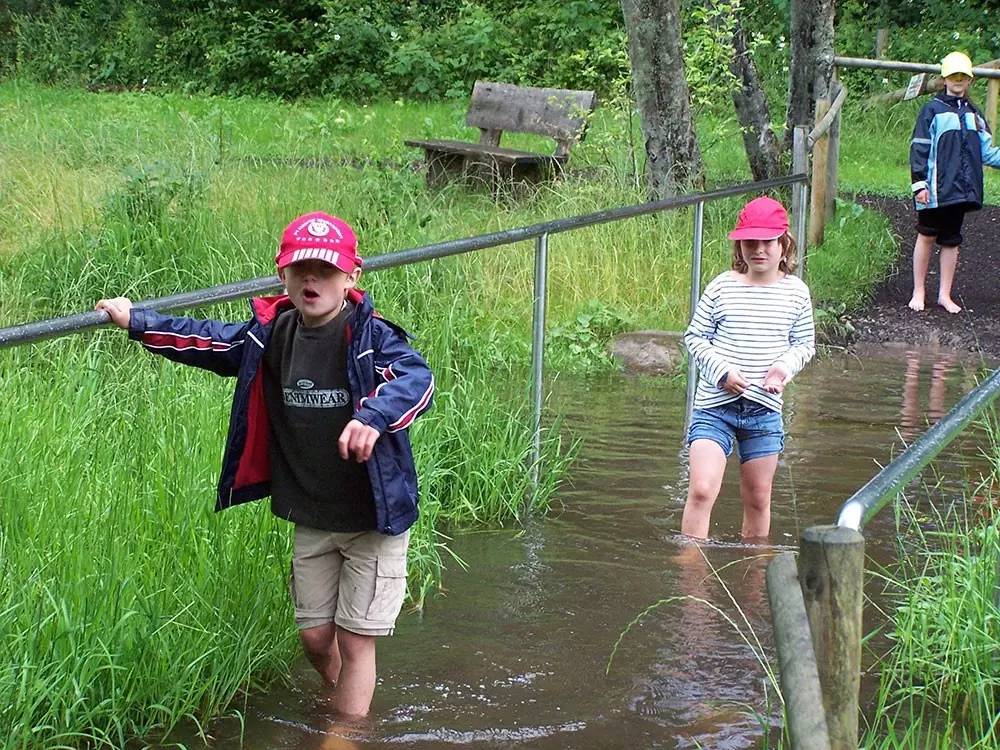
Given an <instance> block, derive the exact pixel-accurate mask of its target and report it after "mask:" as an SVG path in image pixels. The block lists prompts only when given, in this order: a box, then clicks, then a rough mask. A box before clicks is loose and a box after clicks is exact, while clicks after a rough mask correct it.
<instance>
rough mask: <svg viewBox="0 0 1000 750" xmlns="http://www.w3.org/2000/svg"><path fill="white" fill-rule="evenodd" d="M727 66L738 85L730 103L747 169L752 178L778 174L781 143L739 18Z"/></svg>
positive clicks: (763, 178) (765, 178) (761, 178)
mask: <svg viewBox="0 0 1000 750" xmlns="http://www.w3.org/2000/svg"><path fill="white" fill-rule="evenodd" d="M729 69H730V70H731V71H732V73H733V75H734V76H735V77H736V80H737V81H738V82H739V85H740V87H739V88H738V89H736V90H735V91H733V105H734V106H735V107H736V117H737V119H738V120H739V122H740V125H741V127H742V130H743V148H744V149H745V150H746V152H747V161H748V162H750V172H751V173H752V174H753V178H754V179H755V180H768V179H771V178H772V177H778V176H780V175H781V173H782V170H781V145H780V144H779V143H778V139H777V137H776V136H775V135H774V131H773V130H772V129H771V113H770V111H769V110H768V107H767V96H766V95H765V94H764V89H763V87H762V86H761V84H760V76H759V75H758V74H757V66H756V65H754V62H753V58H752V57H750V50H749V48H748V47H747V40H746V35H745V34H744V33H743V27H742V26H740V24H739V22H738V21H737V23H736V28H735V30H734V31H733V57H732V60H731V61H730V63H729Z"/></svg>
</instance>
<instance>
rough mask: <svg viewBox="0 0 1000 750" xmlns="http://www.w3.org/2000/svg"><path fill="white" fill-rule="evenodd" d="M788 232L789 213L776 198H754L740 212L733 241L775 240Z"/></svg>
mask: <svg viewBox="0 0 1000 750" xmlns="http://www.w3.org/2000/svg"><path fill="white" fill-rule="evenodd" d="M787 231H788V213H787V212H786V211H785V207H784V206H782V205H781V204H780V203H779V202H778V201H776V200H774V198H767V197H763V198H754V199H753V200H752V201H750V202H749V203H747V204H746V205H745V206H744V207H743V210H742V211H740V215H739V218H738V219H737V220H736V226H735V227H734V228H733V231H731V232H730V233H729V239H731V240H775V239H777V238H778V237H780V236H781V235H783V234H784V233H785V232H787Z"/></svg>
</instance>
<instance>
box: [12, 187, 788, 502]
mask: <svg viewBox="0 0 1000 750" xmlns="http://www.w3.org/2000/svg"><path fill="white" fill-rule="evenodd" d="M806 179H807V178H806V175H805V174H804V172H803V173H799V174H793V175H789V176H787V177H778V178H775V179H772V180H762V181H760V182H746V183H741V184H739V185H730V186H729V187H725V188H720V189H718V190H710V191H708V192H704V193H692V194H689V195H681V196H677V197H676V198H667V199H665V200H660V201H651V202H649V203H640V204H636V205H632V206H624V207H621V208H614V209H608V210H605V211H598V212H596V213H591V214H582V215H580V216H573V217H569V218H564V219H556V220H555V221H545V222H542V223H540V224H532V225H530V226H526V227H520V228H518V229H508V230H505V231H501V232H491V233H489V234H481V235H477V236H475V237H466V238H464V239H459V240H450V241H448V242H438V243H435V244H433V245H424V246H422V247H415V248H411V249H409V250H400V251H398V252H394V253H385V254H383V255H377V256H375V257H373V258H370V259H369V260H367V261H365V269H366V270H367V271H378V270H380V269H385V268H394V267H397V266H403V265H407V264H409V263H417V262H419V261H426V260H433V259H435V258H444V257H447V256H449V255H458V254H460V253H468V252H472V251H474V250H484V249H486V248H490V247H497V246H498V245H509V244H512V243H515V242H524V241H525V240H530V239H534V240H535V277H534V294H533V312H532V341H531V369H532V411H533V415H532V416H533V426H534V435H533V440H532V462H531V474H532V480H533V483H534V485H535V486H536V487H537V486H538V478H539V462H540V460H541V443H542V440H541V435H542V400H543V398H542V397H543V394H542V376H543V365H544V362H543V360H544V351H545V308H546V296H547V292H546V278H547V275H548V270H547V269H548V238H549V235H550V234H557V233H559V232H567V231H570V230H571V229H579V228H581V227H587V226H594V225H597V224H606V223H608V222H612V221H619V220H621V219H628V218H632V217H633V216H643V215H646V214H652V213H656V212H657V211H666V210H670V209H674V208H682V207H684V206H690V205H694V206H696V210H695V234H694V238H693V243H692V252H691V267H692V275H691V295H692V297H691V298H692V300H695V301H697V299H698V296H699V295H700V285H701V272H700V269H701V251H702V224H703V217H704V207H705V203H706V202H708V201H712V200H718V199H720V198H728V197H731V196H735V195H742V194H744V193H750V192H762V191H765V190H773V189H775V188H779V187H785V186H789V185H791V186H795V193H796V196H797V199H796V201H795V203H796V205H798V206H803V205H805V200H804V197H803V196H802V194H803V193H804V192H805V190H806V187H805V182H806ZM797 218H798V219H799V220H801V219H802V217H797ZM798 223H799V222H798V221H797V222H796V224H797V225H798ZM801 247H802V245H801V244H800V252H802V250H801ZM280 288H281V283H280V282H279V280H278V278H277V277H276V276H264V277H262V278H258V279H250V280H249V281H240V282H236V283H234V284H222V285H221V286H214V287H210V288H208V289H200V290H197V291H194V292H185V293H182V294H171V295H168V296H166V297H157V298H155V299H149V300H144V301H142V302H137V303H135V305H134V307H137V308H145V309H148V310H183V309H185V308H189V307H197V306H201V305H207V304H215V303H218V302H228V301H231V300H235V299H241V298H244V297H252V296H253V295H255V294H261V293H263V292H270V291H277V290H278V289H280ZM692 314H694V310H693V308H692ZM110 321H111V318H110V316H109V315H108V313H106V312H105V311H103V310H95V311H93V312H86V313H79V314H77V315H67V316H65V317H62V318H52V319H49V320H42V321H38V322H35V323H26V324H23V325H18V326H12V327H9V328H2V329H0V349H3V348H4V347H8V346H14V345H18V344H26V343H29V342H32V341H40V340H42V339H47V338H53V337H57V336H64V335H67V334H70V333H77V332H80V331H86V330H89V329H91V328H97V327H98V326H101V325H105V324H107V323H109V322H110ZM696 374H697V373H696V370H695V369H694V366H693V364H692V366H691V367H690V369H689V376H690V377H691V379H692V380H693V379H694V378H695V377H696ZM692 393H693V391H692V389H691V388H689V389H688V407H687V413H688V414H690V412H691V402H692Z"/></svg>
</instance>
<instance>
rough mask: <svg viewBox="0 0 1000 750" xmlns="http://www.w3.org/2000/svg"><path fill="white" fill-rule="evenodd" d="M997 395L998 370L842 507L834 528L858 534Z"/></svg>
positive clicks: (998, 386) (999, 378) (999, 382)
mask: <svg viewBox="0 0 1000 750" xmlns="http://www.w3.org/2000/svg"><path fill="white" fill-rule="evenodd" d="M998 395H1000V368H998V369H996V370H994V371H993V374H992V375H990V377H989V378H988V379H987V380H986V382H985V383H982V384H981V385H979V386H977V387H976V388H974V389H973V390H971V391H969V392H968V393H967V394H965V396H964V397H963V398H962V400H961V401H959V402H958V403H957V404H955V406H954V407H953V408H952V410H951V411H949V412H948V413H947V414H946V415H945V416H944V417H943V418H942V419H940V420H939V421H938V422H937V423H936V424H935V425H933V426H932V427H931V428H930V429H929V430H927V432H925V433H924V434H923V435H921V436H920V437H919V438H918V439H917V440H916V441H915V442H914V443H913V444H912V445H910V447H908V448H907V449H906V450H904V451H903V452H902V453H901V454H900V455H899V456H897V457H896V458H895V459H894V460H893V461H892V462H891V463H890V464H889V465H888V466H886V467H885V468H884V469H882V471H880V472H879V473H878V474H876V475H875V476H874V477H872V478H871V479H870V480H869V481H868V483H867V484H865V486H864V487H862V488H861V489H859V490H858V491H857V492H855V493H854V494H853V495H851V497H850V498H849V499H848V500H847V502H845V503H844V504H843V506H841V508H840V512H839V513H838V514H837V522H836V523H837V525H838V526H843V527H846V528H850V529H854V530H855V531H860V530H861V529H862V527H863V526H864V525H865V524H866V523H868V521H870V520H871V519H872V518H873V517H874V516H875V515H877V514H878V512H879V511H881V510H882V509H883V508H884V507H885V506H886V505H888V504H889V502H890V501H891V500H892V499H894V497H895V495H896V494H898V492H899V491H900V490H902V488H903V487H905V486H906V484H907V482H909V481H910V480H911V479H913V477H915V476H916V475H917V474H918V473H919V472H920V471H921V470H923V468H924V467H926V466H927V464H929V463H930V462H931V461H932V460H934V457H935V456H937V455H938V454H939V453H940V452H941V451H942V450H944V449H945V448H946V447H947V446H948V444H949V443H951V441H952V440H954V439H955V438H956V437H957V436H958V434H959V433H960V432H961V431H962V430H963V429H965V427H966V426H967V425H968V424H969V422H971V421H972V420H973V419H975V418H976V417H977V416H979V415H980V414H981V413H982V412H983V410H985V409H986V407H987V406H989V405H990V404H991V403H993V401H994V400H995V399H996V397H997V396H998Z"/></svg>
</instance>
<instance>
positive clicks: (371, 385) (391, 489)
mask: <svg viewBox="0 0 1000 750" xmlns="http://www.w3.org/2000/svg"><path fill="white" fill-rule="evenodd" d="M348 294H349V299H351V301H352V302H354V303H355V305H356V307H355V311H354V315H353V316H352V319H351V320H350V322H349V323H348V328H347V337H348V347H347V351H348V362H347V377H348V381H349V383H350V386H351V393H352V394H353V395H354V398H355V404H354V407H355V411H354V417H353V418H354V419H357V420H358V421H359V422H361V423H363V424H366V425H368V426H370V427H373V428H375V429H376V430H378V431H379V433H380V436H379V439H378V440H377V441H376V442H375V448H374V450H373V451H372V455H371V458H369V459H368V462H367V465H368V476H369V478H370V480H371V484H372V496H373V497H374V499H375V518H376V523H377V525H378V531H380V532H382V533H383V534H401V533H403V532H404V531H406V530H407V529H408V528H409V527H410V526H411V525H413V522H414V521H416V520H417V472H416V468H415V466H414V463H413V453H412V451H411V449H410V441H409V438H408V437H407V431H406V428H407V427H409V426H410V425H411V424H412V423H413V420H414V419H415V418H416V417H417V416H418V415H419V414H421V413H423V412H424V411H426V410H427V409H428V408H430V405H431V399H432V396H433V393H434V377H433V376H432V375H431V371H430V368H429V367H428V366H427V363H426V362H425V361H424V360H423V358H422V357H421V356H420V355H419V354H417V352H415V351H414V350H413V348H412V347H411V346H410V345H409V343H407V336H406V333H405V331H403V330H402V329H401V328H399V327H398V326H396V325H395V324H393V323H390V322H389V321H387V320H384V319H383V318H381V317H379V316H378V315H377V314H376V313H375V311H374V309H373V307H372V304H371V301H370V300H369V298H368V296H367V295H366V294H364V293H363V292H360V291H359V290H353V289H352V290H351V291H350V292H349V293H348ZM290 307H291V302H290V301H289V299H288V297H287V296H285V295H281V296H278V297H260V298H256V299H254V300H253V301H252V302H251V309H252V311H253V316H252V317H251V319H250V320H249V321H247V322H245V323H221V322H219V321H217V320H197V319H194V318H175V317H170V316H166V315H161V314H159V313H157V312H154V311H152V310H143V309H139V308H133V309H132V315H131V319H130V321H129V337H130V338H133V339H136V340H139V341H141V342H142V344H143V346H145V347H146V349H148V350H149V351H151V352H154V353H155V354H161V355H163V356H164V357H167V358H168V359H172V360H174V361H177V362H180V363H182V364H186V365H193V366H195V367H201V368H204V369H206V370H211V371H212V372H214V373H217V374H219V375H226V376H235V377H236V391H235V393H234V394H233V405H232V410H231V412H230V416H229V435H228V437H227V439H226V450H225V454H224V456H223V459H222V474H221V476H220V478H219V490H218V497H217V500H216V506H215V509H216V510H223V509H224V508H228V507H230V506H233V505H239V504H240V503H245V502H248V501H250V500H258V499H260V498H262V497H266V496H268V495H269V494H270V490H271V485H270V480H271V462H270V454H269V444H270V437H271V428H270V421H269V419H268V415H267V408H266V406H265V403H264V382H263V381H264V379H263V377H262V369H261V363H262V362H263V355H264V350H265V349H266V348H267V345H268V342H269V341H270V337H271V328H272V326H273V324H274V321H275V319H276V318H277V317H278V314H279V313H281V312H282V311H284V310H287V309H289V308H290ZM360 394H365V395H364V396H363V397H362V396H361V395H360ZM330 449H331V450H337V447H336V446H331V447H330Z"/></svg>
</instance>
